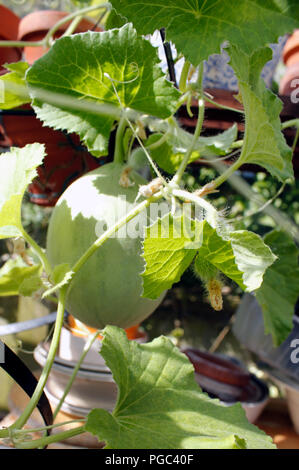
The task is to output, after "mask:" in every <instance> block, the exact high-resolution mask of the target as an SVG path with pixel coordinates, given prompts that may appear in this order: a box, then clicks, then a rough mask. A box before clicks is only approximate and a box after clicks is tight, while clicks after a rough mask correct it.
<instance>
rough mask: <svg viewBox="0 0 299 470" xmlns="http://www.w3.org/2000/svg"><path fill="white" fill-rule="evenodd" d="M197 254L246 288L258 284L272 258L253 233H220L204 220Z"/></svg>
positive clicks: (265, 246) (248, 288) (248, 290)
mask: <svg viewBox="0 0 299 470" xmlns="http://www.w3.org/2000/svg"><path fill="white" fill-rule="evenodd" d="M198 257H203V258H205V260H207V261H209V262H210V263H211V264H212V265H213V266H215V267H216V268H218V269H219V270H220V271H221V272H222V273H223V274H225V275H226V276H227V277H229V278H230V279H232V280H233V281H235V282H236V283H237V284H238V285H239V286H240V287H241V288H242V289H243V290H246V291H247V292H251V291H254V290H256V289H257V288H259V287H260V285H261V284H262V281H263V276H264V273H265V271H266V270H267V268H268V267H269V266H271V264H272V263H273V262H274V261H275V259H276V257H275V255H273V253H272V252H271V250H270V248H269V247H268V246H267V245H265V243H264V242H263V240H262V239H261V238H260V237H259V236H258V235H257V234H255V233H253V232H248V231H247V230H238V231H234V232H229V233H228V234H225V236H224V237H221V235H219V233H217V231H216V230H215V229H213V228H212V227H211V226H210V225H209V224H208V223H207V222H206V221H205V222H204V223H203V236H202V245H201V247H200V248H199V250H198Z"/></svg>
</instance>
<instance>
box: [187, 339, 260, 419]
mask: <svg viewBox="0 0 299 470" xmlns="http://www.w3.org/2000/svg"><path fill="white" fill-rule="evenodd" d="M183 352H184V353H185V354H186V356H187V357H188V358H189V360H190V362H191V363H192V364H193V366H194V370H195V379H196V381H197V383H198V385H199V386H200V387H201V389H202V390H203V391H204V392H206V393H208V395H209V396H210V397H211V398H218V399H219V400H220V401H221V402H222V403H223V404H224V405H226V406H231V405H233V404H234V403H237V402H240V403H241V405H242V408H243V409H244V411H245V413H246V416H247V419H248V421H250V422H251V423H254V422H255V421H256V420H257V419H258V417H259V416H260V414H261V413H262V411H263V409H264V408H265V406H266V404H267V403H268V401H269V390H268V387H267V385H266V384H265V383H264V382H262V381H261V380H259V379H258V378H257V377H256V376H255V375H254V374H251V373H249V372H248V371H247V370H246V369H245V367H244V366H243V365H242V364H241V363H240V362H239V361H237V360H236V359H234V358H230V357H226V356H225V357H223V356H220V355H217V354H210V353H207V352H203V351H200V350H198V349H192V348H187V349H185V350H183Z"/></svg>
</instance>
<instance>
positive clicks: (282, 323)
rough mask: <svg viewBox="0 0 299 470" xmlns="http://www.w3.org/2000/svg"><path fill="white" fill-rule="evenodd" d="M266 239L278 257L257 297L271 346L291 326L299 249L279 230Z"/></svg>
mask: <svg viewBox="0 0 299 470" xmlns="http://www.w3.org/2000/svg"><path fill="white" fill-rule="evenodd" d="M265 242H266V243H267V244H268V245H269V246H270V247H271V249H272V251H273V252H274V253H275V254H276V255H277V257H278V259H277V260H276V261H275V263H274V264H273V265H272V266H271V267H270V268H269V269H268V270H267V272H266V274H265V277H264V281H263V284H262V285H261V287H260V288H259V289H258V290H257V292H256V298H257V300H258V302H259V304H260V306H261V308H262V311H263V316H264V325H265V333H271V335H272V339H273V343H274V345H275V346H278V345H279V344H281V343H282V342H283V341H284V340H285V339H286V338H287V336H288V335H289V333H290V332H291V330H292V328H293V321H292V319H293V316H294V310H295V303H296V301H297V299H298V297H299V266H298V256H299V250H298V249H297V247H296V245H295V243H294V242H293V240H292V238H291V237H290V235H288V234H287V233H285V232H283V231H280V230H274V231H272V232H270V233H269V234H268V235H266V237H265Z"/></svg>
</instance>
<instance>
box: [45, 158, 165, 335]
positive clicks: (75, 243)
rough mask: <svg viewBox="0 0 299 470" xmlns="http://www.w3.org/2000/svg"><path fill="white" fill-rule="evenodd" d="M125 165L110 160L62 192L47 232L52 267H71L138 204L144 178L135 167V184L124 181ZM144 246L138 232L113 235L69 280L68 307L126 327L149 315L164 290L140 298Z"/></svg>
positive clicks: (85, 317)
mask: <svg viewBox="0 0 299 470" xmlns="http://www.w3.org/2000/svg"><path fill="white" fill-rule="evenodd" d="M124 168H125V167H124V166H123V165H121V164H118V163H109V164H106V165H104V166H102V167H100V168H98V169H96V170H93V171H91V172H89V173H87V174H86V175H84V176H82V177H81V178H79V179H78V180H76V181H75V182H74V183H73V184H71V185H70V186H69V187H68V188H67V190H66V191H65V192H64V193H63V195H62V196H61V197H60V199H59V201H58V202H57V204H56V206H55V208H54V210H53V213H52V216H51V219H50V223H49V228H48V235H47V256H48V258H49V261H50V263H51V265H52V266H56V265H59V264H62V263H69V264H70V266H73V265H74V263H75V262H76V261H77V260H78V259H79V258H80V257H81V255H82V254H83V253H84V252H85V251H86V249H87V248H88V247H89V246H90V245H91V244H92V243H93V242H94V241H95V240H96V239H97V238H98V237H99V236H100V235H101V234H102V233H103V232H104V231H105V230H106V229H107V226H109V227H110V226H111V225H112V224H113V221H114V222H117V220H119V219H120V218H121V217H123V216H124V215H125V214H126V213H127V212H128V211H129V210H131V209H132V208H133V207H134V205H135V204H136V203H135V199H136V196H137V194H138V189H139V185H143V184H146V181H145V180H144V179H143V178H142V177H141V176H139V175H138V174H137V173H135V172H132V173H130V180H131V181H132V182H133V183H134V185H132V186H129V187H127V188H124V187H122V186H120V184H119V180H120V177H121V174H122V171H123V169H124ZM143 221H145V222H146V219H145V218H144V219H143ZM135 224H136V221H135ZM140 224H141V222H140ZM130 235H134V231H132V232H131V234H130ZM141 249H142V246H141V238H140V236H138V237H136V236H135V237H134V236H128V234H126V233H125V232H124V230H123V232H121V237H119V236H114V237H113V238H109V239H108V240H107V241H106V242H105V243H104V244H103V245H102V246H101V247H100V248H99V249H98V250H97V251H96V252H95V253H94V254H93V255H92V256H91V257H90V258H89V259H88V261H87V262H86V263H85V264H84V265H83V267H82V268H81V269H80V271H79V272H78V273H77V275H76V276H75V277H74V279H73V281H72V282H71V285H70V288H69V292H68V295H67V299H66V310H67V311H68V312H69V313H70V314H71V315H73V316H74V317H75V318H77V319H79V320H80V321H82V322H83V323H85V324H86V325H89V326H91V327H95V328H104V327H105V326H106V325H108V324H109V325H117V326H119V327H121V328H127V327H129V326H133V325H136V324H138V323H140V322H141V321H142V320H144V319H145V318H146V317H148V316H149V315H150V314H151V313H152V312H153V311H154V310H155V309H156V308H157V306H158V305H159V304H160V302H161V301H162V299H163V295H162V296H161V297H160V298H159V299H157V300H150V299H146V298H142V297H141V294H142V278H141V276H140V273H141V272H142V271H143V270H144V261H143V260H142V258H141V256H140V253H141Z"/></svg>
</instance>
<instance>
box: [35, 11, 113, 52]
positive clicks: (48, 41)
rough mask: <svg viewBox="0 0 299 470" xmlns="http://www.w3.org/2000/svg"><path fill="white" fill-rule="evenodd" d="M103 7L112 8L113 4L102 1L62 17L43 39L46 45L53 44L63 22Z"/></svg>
mask: <svg viewBox="0 0 299 470" xmlns="http://www.w3.org/2000/svg"><path fill="white" fill-rule="evenodd" d="M102 8H104V9H106V10H107V11H108V10H110V9H111V5H110V3H109V2H107V3H102V5H93V6H89V7H86V8H82V9H81V10H78V11H75V12H73V13H70V14H69V15H67V16H66V17H65V18H62V19H61V20H59V21H57V23H56V24H55V25H54V26H53V27H52V28H51V29H49V31H48V33H47V35H46V36H45V37H44V39H43V43H44V45H45V46H47V47H50V46H51V42H52V40H53V36H54V34H55V33H56V31H57V30H58V29H59V28H60V26H62V25H63V24H65V23H67V22H68V21H72V20H73V19H75V18H76V17H77V16H84V15H85V14H86V13H90V12H92V11H95V10H101V9H102Z"/></svg>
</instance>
